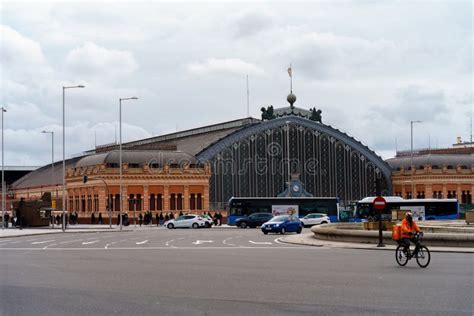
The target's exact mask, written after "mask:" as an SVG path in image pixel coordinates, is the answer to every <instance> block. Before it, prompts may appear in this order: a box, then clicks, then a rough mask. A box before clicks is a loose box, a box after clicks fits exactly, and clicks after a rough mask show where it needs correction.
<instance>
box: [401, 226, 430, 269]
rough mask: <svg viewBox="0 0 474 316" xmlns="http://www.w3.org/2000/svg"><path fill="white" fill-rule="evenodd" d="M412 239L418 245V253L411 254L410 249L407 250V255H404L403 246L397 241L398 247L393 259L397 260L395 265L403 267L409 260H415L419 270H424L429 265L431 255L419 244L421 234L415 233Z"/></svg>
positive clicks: (421, 237) (426, 248)
mask: <svg viewBox="0 0 474 316" xmlns="http://www.w3.org/2000/svg"><path fill="white" fill-rule="evenodd" d="M413 238H415V239H416V240H417V241H418V242H419V243H420V248H419V249H418V251H417V252H416V253H413V254H412V252H411V250H410V248H408V253H406V251H405V245H404V244H402V243H401V241H398V247H397V249H396V250H395V259H396V260H397V263H398V264H399V265H400V266H402V267H403V266H405V265H406V264H407V263H408V261H409V260H411V259H413V258H416V263H418V265H419V266H420V267H421V268H426V267H427V266H428V265H429V264H430V261H431V254H430V250H429V249H428V247H426V246H425V245H422V244H421V241H422V239H423V233H415V235H414V236H413Z"/></svg>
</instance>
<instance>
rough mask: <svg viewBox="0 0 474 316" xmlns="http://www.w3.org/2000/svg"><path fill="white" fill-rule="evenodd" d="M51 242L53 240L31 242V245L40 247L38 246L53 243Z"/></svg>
mask: <svg viewBox="0 0 474 316" xmlns="http://www.w3.org/2000/svg"><path fill="white" fill-rule="evenodd" d="M53 241H54V239H53V240H44V241H35V242H32V243H31V244H32V245H40V244H45V243H47V242H53Z"/></svg>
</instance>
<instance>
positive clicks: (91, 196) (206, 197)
mask: <svg viewBox="0 0 474 316" xmlns="http://www.w3.org/2000/svg"><path fill="white" fill-rule="evenodd" d="M287 101H288V102H289V106H286V107H282V108H276V109H274V108H273V107H272V106H270V107H267V108H262V118H261V119H255V118H251V117H248V118H243V119H237V120H233V121H228V122H224V123H219V124H214V125H208V126H204V127H200V128H195V129H190V130H185V131H180V132H176V133H171V134H167V135H161V136H156V137H151V138H147V139H141V140H137V141H132V142H128V143H124V144H122V148H123V164H122V170H123V184H124V189H123V205H124V210H125V211H129V210H132V209H133V208H137V209H138V210H141V211H152V212H157V211H163V212H169V211H175V210H176V211H178V210H183V211H184V212H186V211H196V212H197V211H200V210H203V211H208V210H211V211H213V210H216V211H217V210H219V211H220V210H225V209H226V208H227V203H228V201H229V199H230V198H231V197H246V196H247V197H274V196H277V195H278V194H280V193H281V192H284V191H285V190H286V189H287V187H288V183H289V182H290V181H291V179H298V180H299V181H300V182H301V183H302V185H303V186H304V189H305V190H306V191H307V192H309V193H310V194H312V195H313V196H321V197H339V198H340V201H341V203H342V204H344V203H349V202H352V201H357V200H360V199H362V198H364V197H366V196H371V195H374V194H375V193H376V180H377V179H378V180H379V183H380V189H381V191H382V193H384V194H392V192H393V190H392V181H391V172H392V169H391V167H390V166H389V164H387V163H386V162H385V161H384V160H383V159H382V158H381V157H380V156H378V155H377V154H376V153H375V152H373V151H372V150H370V149H369V148H368V147H367V146H365V145H363V144H362V143H361V142H360V141H359V140H356V139H355V138H354V137H351V136H350V135H348V134H347V133H345V132H343V131H340V130H338V129H336V128H333V127H331V126H330V125H327V124H324V123H323V121H322V113H321V111H320V110H316V109H315V108H313V109H309V110H306V109H302V108H298V107H295V106H294V103H295V101H296V96H295V95H294V94H290V95H288V98H287ZM66 169H67V171H66V180H67V181H66V182H67V194H68V196H67V201H68V203H67V209H68V211H77V212H78V213H79V214H80V217H90V214H91V213H92V212H101V213H102V214H103V216H104V215H105V213H106V212H105V208H106V205H107V199H108V198H109V199H110V200H111V202H110V205H111V209H112V210H113V212H114V214H116V212H117V211H118V205H119V197H118V196H119V182H118V181H119V170H120V169H119V160H118V145H117V144H111V145H105V146H98V147H97V148H95V149H93V150H90V151H87V152H84V153H83V155H82V156H80V157H75V158H71V159H69V160H68V161H67V166H66ZM61 170H62V169H61V162H58V163H56V164H55V172H54V174H52V172H51V165H46V166H44V167H42V168H39V169H38V170H36V171H34V172H32V173H30V174H28V175H26V176H25V177H23V178H21V179H19V180H18V181H16V182H15V183H14V184H13V185H12V187H11V189H12V190H11V191H12V192H13V194H14V195H15V198H20V197H25V198H27V199H34V198H39V197H40V196H41V195H42V193H43V192H46V191H48V192H52V196H53V197H57V207H58V208H59V204H60V200H61V199H60V196H61V184H62V173H61ZM84 175H87V176H88V181H87V183H84V182H83V176H84ZM107 191H108V193H107Z"/></svg>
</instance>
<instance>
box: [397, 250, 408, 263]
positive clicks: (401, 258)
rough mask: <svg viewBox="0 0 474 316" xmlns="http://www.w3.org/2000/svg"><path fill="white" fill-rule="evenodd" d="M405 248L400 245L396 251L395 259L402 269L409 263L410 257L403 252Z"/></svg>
mask: <svg viewBox="0 0 474 316" xmlns="http://www.w3.org/2000/svg"><path fill="white" fill-rule="evenodd" d="M403 248H405V247H404V246H403V245H400V246H398V247H397V250H395V259H396V260H397V263H398V264H399V265H401V266H402V267H403V266H405V265H406V264H407V262H408V257H407V255H406V253H405V251H403Z"/></svg>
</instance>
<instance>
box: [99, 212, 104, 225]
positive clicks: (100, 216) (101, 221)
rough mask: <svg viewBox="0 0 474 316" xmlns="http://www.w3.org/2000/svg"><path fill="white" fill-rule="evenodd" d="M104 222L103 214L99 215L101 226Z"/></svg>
mask: <svg viewBox="0 0 474 316" xmlns="http://www.w3.org/2000/svg"><path fill="white" fill-rule="evenodd" d="M103 223H104V220H103V219H102V213H99V224H100V225H102V224H103Z"/></svg>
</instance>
